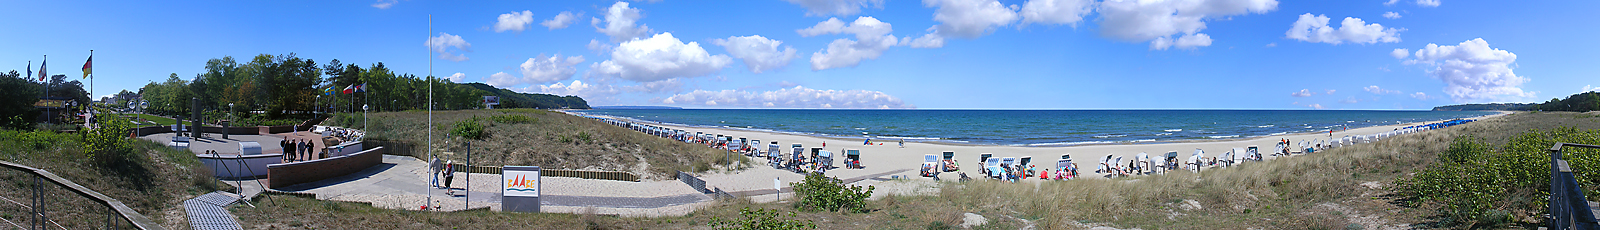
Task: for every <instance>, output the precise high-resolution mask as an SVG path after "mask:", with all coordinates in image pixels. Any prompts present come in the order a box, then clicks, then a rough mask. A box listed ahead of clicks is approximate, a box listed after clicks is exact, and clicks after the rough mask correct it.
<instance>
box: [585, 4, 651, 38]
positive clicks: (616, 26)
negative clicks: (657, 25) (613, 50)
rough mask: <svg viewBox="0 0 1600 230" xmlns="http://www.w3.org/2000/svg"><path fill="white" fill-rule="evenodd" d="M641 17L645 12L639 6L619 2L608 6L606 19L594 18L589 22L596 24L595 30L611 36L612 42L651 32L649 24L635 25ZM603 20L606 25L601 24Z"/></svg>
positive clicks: (642, 35)
mask: <svg viewBox="0 0 1600 230" xmlns="http://www.w3.org/2000/svg"><path fill="white" fill-rule="evenodd" d="M640 18H644V14H642V13H640V11H639V9H638V8H629V7H628V2H617V3H616V4H612V5H611V7H610V8H606V12H605V20H601V19H599V18H594V19H592V20H590V21H589V24H592V25H593V26H594V30H595V32H600V33H602V34H605V35H606V36H611V41H612V42H620V41H627V40H628V39H634V38H639V37H644V36H645V35H646V34H650V27H649V26H645V25H644V24H639V25H634V24H635V23H638V22H639V19H640ZM601 22H605V26H604V27H601V26H600V23H601Z"/></svg>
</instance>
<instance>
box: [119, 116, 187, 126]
mask: <svg viewBox="0 0 1600 230" xmlns="http://www.w3.org/2000/svg"><path fill="white" fill-rule="evenodd" d="M122 116H125V117H128V118H129V119H130V120H133V121H134V122H140V123H139V125H140V126H145V125H150V122H155V124H157V125H163V126H166V125H172V124H176V123H177V121H176V120H172V118H165V117H160V116H156V115H150V114H123V115H122ZM140 118H143V119H144V120H143V121H140Z"/></svg>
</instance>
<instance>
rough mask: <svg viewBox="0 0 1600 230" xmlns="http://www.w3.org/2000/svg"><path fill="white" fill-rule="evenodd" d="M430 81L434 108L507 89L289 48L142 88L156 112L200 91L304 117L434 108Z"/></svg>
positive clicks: (243, 108)
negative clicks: (355, 88)
mask: <svg viewBox="0 0 1600 230" xmlns="http://www.w3.org/2000/svg"><path fill="white" fill-rule="evenodd" d="M430 83H431V85H432V86H433V108H434V109H438V110H455V109H477V108H481V107H483V103H482V102H481V100H482V97H483V96H496V95H504V94H505V92H509V90H505V92H498V91H499V90H504V89H498V88H492V87H490V88H491V89H496V91H494V92H491V91H487V90H485V89H481V88H479V87H474V86H472V85H469V84H460V83H455V82H451V81H450V80H448V79H443V78H437V77H435V78H432V80H429V79H427V78H425V77H419V76H416V75H412V74H396V73H395V72H394V71H393V70H390V69H389V68H388V67H386V66H384V64H383V63H382V62H378V63H373V64H371V65H368V66H365V67H363V66H361V65H356V64H353V63H341V62H340V61H339V60H338V59H333V60H331V61H328V63H326V64H322V65H318V63H317V62H316V61H315V60H312V59H309V58H301V57H298V56H296V55H295V54H294V53H290V54H287V55H270V54H261V55H256V56H255V57H254V58H251V59H250V60H249V61H248V62H244V63H239V62H238V61H237V60H235V59H234V58H233V57H222V58H214V59H211V60H208V61H206V64H205V72H204V73H199V74H196V75H195V77H194V78H193V80H185V79H182V78H179V77H178V74H176V73H173V74H171V75H170V76H168V77H167V80H166V81H164V82H150V83H149V84H146V85H145V86H144V87H143V88H141V89H140V92H139V93H140V95H141V96H142V97H143V98H144V100H146V101H147V102H148V105H147V106H146V108H145V111H146V112H148V113H154V114H163V115H176V116H185V115H187V114H189V109H190V108H191V107H190V100H189V99H190V98H198V99H199V103H200V105H199V107H201V108H202V109H203V110H206V111H229V108H228V105H229V104H233V111H235V112H236V113H237V114H235V115H240V116H257V115H256V114H259V116H265V117H266V118H267V119H302V118H305V117H310V116H313V115H312V114H315V113H330V112H331V113H337V112H360V111H362V105H366V106H368V109H370V111H375V112H376V111H404V110H423V109H428V99H429V98H428V86H429V85H430ZM362 84H365V86H366V87H365V89H366V90H365V92H358V93H352V94H345V93H344V92H343V91H344V90H345V89H346V88H348V87H350V86H351V85H362ZM474 84H476V83H474ZM480 85H481V84H480ZM485 86H486V85H485ZM330 90H331V91H330ZM515 94H517V95H521V96H523V97H528V98H562V99H564V100H562V101H561V102H560V103H524V104H515V105H510V106H507V105H506V104H505V103H504V102H502V105H501V106H498V108H562V107H581V108H588V104H587V102H584V101H583V99H582V98H578V97H575V96H568V97H560V96H554V95H546V94H525V93H515ZM502 100H504V99H502ZM252 111H253V112H252Z"/></svg>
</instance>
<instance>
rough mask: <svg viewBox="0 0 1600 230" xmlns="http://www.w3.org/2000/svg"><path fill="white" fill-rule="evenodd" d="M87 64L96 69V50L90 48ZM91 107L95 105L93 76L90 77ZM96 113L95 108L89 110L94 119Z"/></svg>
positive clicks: (90, 116)
mask: <svg viewBox="0 0 1600 230" xmlns="http://www.w3.org/2000/svg"><path fill="white" fill-rule="evenodd" d="M85 64H89V65H91V66H89V68H91V69H89V71H94V69H93V68H94V66H93V65H94V50H89V63H85ZM89 75H90V74H86V75H84V77H88V76H89ZM89 107H90V108H93V107H94V78H93V77H90V78H89ZM94 115H95V114H94V110H93V109H91V110H89V118H91V119H93V118H94ZM83 122H89V121H83Z"/></svg>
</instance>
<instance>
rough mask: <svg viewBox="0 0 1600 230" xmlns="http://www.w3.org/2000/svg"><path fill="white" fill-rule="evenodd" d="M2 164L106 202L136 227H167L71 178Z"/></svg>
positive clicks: (100, 201) (103, 202)
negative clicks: (74, 181)
mask: <svg viewBox="0 0 1600 230" xmlns="http://www.w3.org/2000/svg"><path fill="white" fill-rule="evenodd" d="M0 166H3V167H6V168H9V169H12V170H17V171H23V172H28V173H29V174H33V175H34V176H35V177H36V178H44V179H45V180H48V181H50V182H51V183H55V184H56V185H60V186H61V187H66V188H67V190H69V191H72V192H74V193H77V194H78V196H82V197H86V198H89V199H90V200H94V201H95V202H99V203H100V204H104V205H106V206H107V207H110V208H111V209H112V210H116V212H117V215H119V216H122V219H123V220H127V221H128V223H129V224H132V225H133V227H135V228H138V229H147V230H148V229H162V230H164V229H167V228H165V227H161V225H157V224H156V223H155V222H154V221H151V220H150V218H148V217H145V216H144V215H142V214H139V212H138V211H134V210H133V208H129V207H128V205H125V204H122V201H117V199H115V198H111V197H109V196H106V195H104V194H100V193H99V192H95V191H94V190H90V189H89V188H86V187H83V186H82V185H78V183H73V182H72V181H71V180H67V179H66V178H62V177H61V176H57V175H56V174H55V173H50V171H45V170H43V169H37V168H33V167H28V166H26V165H21V164H17V163H11V162H9V161H0Z"/></svg>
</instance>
